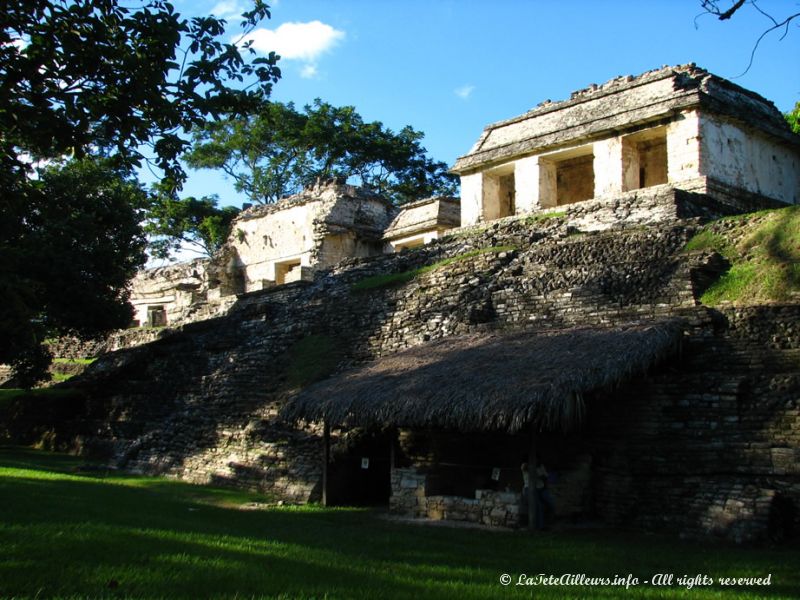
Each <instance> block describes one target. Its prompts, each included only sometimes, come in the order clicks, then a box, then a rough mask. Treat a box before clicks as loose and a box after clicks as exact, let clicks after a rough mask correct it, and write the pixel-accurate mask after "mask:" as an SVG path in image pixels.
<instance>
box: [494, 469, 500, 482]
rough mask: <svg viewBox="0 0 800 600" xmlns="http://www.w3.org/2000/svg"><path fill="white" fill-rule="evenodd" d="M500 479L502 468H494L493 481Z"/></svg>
mask: <svg viewBox="0 0 800 600" xmlns="http://www.w3.org/2000/svg"><path fill="white" fill-rule="evenodd" d="M499 480H500V468H499V467H495V468H494V469H492V481H499Z"/></svg>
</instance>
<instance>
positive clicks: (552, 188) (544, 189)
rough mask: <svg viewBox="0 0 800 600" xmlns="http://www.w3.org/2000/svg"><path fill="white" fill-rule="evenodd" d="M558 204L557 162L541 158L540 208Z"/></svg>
mask: <svg viewBox="0 0 800 600" xmlns="http://www.w3.org/2000/svg"><path fill="white" fill-rule="evenodd" d="M557 204H558V178H557V177H556V163H554V162H553V161H550V160H547V159H545V158H541V157H540V158H539V208H552V207H554V206H556V205H557Z"/></svg>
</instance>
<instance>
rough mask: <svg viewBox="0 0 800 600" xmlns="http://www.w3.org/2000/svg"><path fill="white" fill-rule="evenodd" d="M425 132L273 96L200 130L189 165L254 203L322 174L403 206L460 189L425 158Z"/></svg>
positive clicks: (441, 167)
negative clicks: (221, 176) (224, 178)
mask: <svg viewBox="0 0 800 600" xmlns="http://www.w3.org/2000/svg"><path fill="white" fill-rule="evenodd" d="M422 138H423V134H422V132H419V131H416V130H414V129H413V128H412V127H404V128H403V129H402V130H400V132H398V133H394V132H393V131H392V130H390V129H387V128H385V127H384V126H383V124H382V123H380V122H377V121H375V122H371V123H366V122H364V120H363V119H362V117H361V115H359V114H358V113H357V112H356V110H355V108H354V107H352V106H344V107H335V106H332V105H331V104H328V103H327V102H323V101H321V100H319V99H317V100H315V101H314V103H313V105H310V106H309V105H307V106H305V107H304V108H303V110H302V111H298V110H297V109H295V107H294V105H293V104H291V103H288V104H282V103H278V102H271V103H269V104H266V105H265V106H264V107H263V108H262V110H260V111H259V112H257V113H254V114H252V115H249V116H245V117H238V118H229V119H225V120H221V121H218V122H216V123H211V124H208V125H206V126H204V127H200V128H198V129H196V130H195V133H194V136H193V145H192V149H191V150H190V151H189V152H188V153H187V154H186V156H185V159H186V162H187V164H188V165H189V166H190V167H192V168H196V169H202V168H206V169H222V170H223V171H224V172H225V173H226V174H227V175H228V176H230V177H231V178H232V179H233V180H234V184H235V186H236V188H237V190H239V191H242V192H244V193H246V194H247V196H248V197H249V198H250V200H252V201H253V202H257V203H265V204H269V203H272V202H276V201H277V200H279V199H280V198H282V197H284V196H288V195H290V194H292V193H296V192H299V191H300V190H301V189H302V188H304V187H306V186H308V185H309V184H311V183H313V182H314V181H315V180H317V179H329V178H333V177H343V178H351V177H352V178H354V179H355V180H356V181H357V182H358V183H360V184H361V185H363V186H365V187H366V188H368V189H371V190H373V191H375V192H376V193H380V194H383V195H385V196H386V197H387V198H389V199H391V200H393V201H394V202H396V203H398V204H402V203H404V202H408V201H411V200H415V199H419V198H422V197H426V196H431V195H434V194H442V195H449V194H453V193H454V192H455V187H456V178H455V177H454V176H453V175H450V174H449V173H448V172H447V165H446V164H445V163H443V162H439V161H434V160H432V159H431V158H429V157H428V156H427V151H426V150H425V148H424V147H423V146H422V143H421V141H422Z"/></svg>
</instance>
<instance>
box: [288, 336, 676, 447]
mask: <svg viewBox="0 0 800 600" xmlns="http://www.w3.org/2000/svg"><path fill="white" fill-rule="evenodd" d="M681 336H682V325H681V322H680V321H676V320H667V321H661V322H657V323H649V324H631V325H626V326H622V327H615V328H609V329H598V328H579V329H567V330H558V331H519V332H516V333H508V332H496V333H491V334H475V335H467V336H459V337H450V338H445V339H443V340H439V341H436V342H433V343H430V344H426V345H423V346H417V347H415V348H411V349H409V350H406V351H403V352H398V353H397V354H393V355H390V356H386V357H384V358H381V359H379V360H378V361H376V362H374V363H372V364H369V365H367V366H365V367H363V368H360V369H357V370H352V371H349V372H345V373H341V374H339V375H336V376H333V377H331V378H329V379H327V380H325V381H322V382H319V383H317V384H314V385H312V386H310V387H308V388H306V389H305V390H303V391H302V392H300V393H299V394H298V395H296V396H295V397H293V398H292V399H291V400H290V401H289V403H288V404H287V405H286V407H285V408H284V410H283V416H284V418H286V419H288V420H291V421H299V420H304V421H309V422H310V421H321V420H323V419H326V420H328V421H329V422H330V423H331V424H333V425H341V426H351V427H365V426H371V425H393V426H398V427H415V428H442V429H453V430H461V431H479V430H505V431H510V432H513V431H518V430H520V429H522V428H523V427H526V426H529V425H535V426H537V427H539V428H541V429H556V428H564V429H566V428H570V427H572V426H574V425H576V424H578V423H579V422H580V419H581V415H582V412H583V401H582V394H583V393H585V392H589V391H592V390H597V389H599V388H604V387H607V386H610V385H614V384H617V383H619V382H620V381H622V380H623V379H625V378H627V377H630V376H632V375H635V374H638V373H641V372H643V371H645V370H646V369H647V368H648V367H650V366H651V365H652V364H654V363H655V362H656V361H658V360H660V359H662V358H664V357H666V356H668V355H670V354H672V353H674V352H675V351H677V348H678V346H679V343H680V339H681Z"/></svg>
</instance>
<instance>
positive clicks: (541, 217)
mask: <svg viewBox="0 0 800 600" xmlns="http://www.w3.org/2000/svg"><path fill="white" fill-rule="evenodd" d="M565 216H567V211H565V210H556V211H551V212H545V213H538V214H535V215H531V216H529V217H526V218H525V223H527V224H528V225H533V224H535V223H542V222H544V221H549V220H550V219H560V218H561V217H565Z"/></svg>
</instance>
